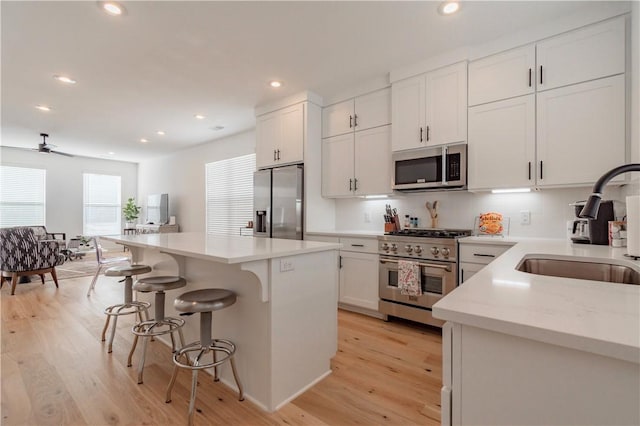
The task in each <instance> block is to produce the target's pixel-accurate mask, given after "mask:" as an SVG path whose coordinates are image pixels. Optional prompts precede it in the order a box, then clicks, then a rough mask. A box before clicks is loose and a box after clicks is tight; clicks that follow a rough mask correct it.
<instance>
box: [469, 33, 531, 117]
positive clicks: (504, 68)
mask: <svg viewBox="0 0 640 426" xmlns="http://www.w3.org/2000/svg"><path fill="white" fill-rule="evenodd" d="M535 66H536V49H535V46H534V45H528V46H524V47H519V48H517V49H511V50H507V51H506V52H502V53H498V54H497V55H491V56H487V57H486V58H482V59H479V60H477V61H473V62H471V63H469V106H472V105H479V104H484V103H487V102H493V101H499V100H501V99H507V98H514V97H516V96H522V95H527V94H529V93H533V91H534V88H535V80H536V76H535Z"/></svg>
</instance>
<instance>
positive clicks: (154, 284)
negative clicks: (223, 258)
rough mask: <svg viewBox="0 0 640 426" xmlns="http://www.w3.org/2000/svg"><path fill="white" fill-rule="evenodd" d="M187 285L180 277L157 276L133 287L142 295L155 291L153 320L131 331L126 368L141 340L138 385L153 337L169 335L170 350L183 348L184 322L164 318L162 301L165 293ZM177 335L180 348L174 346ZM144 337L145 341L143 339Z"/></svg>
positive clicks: (138, 282)
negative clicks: (133, 335) (131, 337)
mask: <svg viewBox="0 0 640 426" xmlns="http://www.w3.org/2000/svg"><path fill="white" fill-rule="evenodd" d="M186 285H187V281H186V280H185V279H184V278H181V277H172V276H158V277H143V278H141V279H139V280H138V281H136V283H135V284H134V285H133V289H134V290H135V291H139V292H142V293H149V292H152V291H155V292H156V294H155V301H154V303H153V306H154V316H153V319H151V320H147V321H141V322H139V323H138V324H136V325H134V326H133V328H132V329H131V331H132V332H133V334H135V338H134V341H133V345H132V346H131V352H130V353H129V362H128V364H127V367H131V357H132V356H133V352H134V350H135V349H136V343H137V342H138V337H142V338H143V342H142V357H141V358H140V364H139V366H138V384H141V383H142V371H143V370H144V362H145V357H146V354H147V342H148V341H149V339H152V338H153V337H155V336H161V335H163V334H169V335H170V336H171V349H172V350H173V352H175V351H177V350H178V349H179V348H180V347H183V346H184V336H183V335H182V326H184V320H183V319H180V318H172V317H167V316H165V313H164V301H165V291H166V290H174V289H176V288H181V287H184V286H186ZM176 332H177V333H178V337H179V338H180V346H179V347H178V346H177V345H176V339H175V336H174V333H176ZM145 337H146V339H145Z"/></svg>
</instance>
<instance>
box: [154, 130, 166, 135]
mask: <svg viewBox="0 0 640 426" xmlns="http://www.w3.org/2000/svg"><path fill="white" fill-rule="evenodd" d="M156 133H157V134H159V135H160V136H164V132H163V131H162V130H158V131H157V132H156Z"/></svg>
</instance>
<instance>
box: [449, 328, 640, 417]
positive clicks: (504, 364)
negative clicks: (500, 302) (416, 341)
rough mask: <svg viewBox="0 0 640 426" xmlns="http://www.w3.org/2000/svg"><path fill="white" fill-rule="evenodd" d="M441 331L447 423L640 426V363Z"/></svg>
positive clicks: (510, 337) (509, 338)
mask: <svg viewBox="0 0 640 426" xmlns="http://www.w3.org/2000/svg"><path fill="white" fill-rule="evenodd" d="M612 332H613V331H612ZM442 333H443V337H442V341H443V346H442V352H443V354H442V359H443V363H444V365H443V386H442V390H441V397H442V403H441V406H442V424H443V425H461V424H478V425H480V424H481V425H498V424H500V425H532V424H538V425H567V424H598V425H604V424H610V425H613V424H616V425H622V424H634V425H637V424H640V410H638V401H639V400H640V387H639V386H638V374H639V370H638V364H637V363H632V362H628V361H622V360H619V359H615V358H610V357H607V356H603V355H596V354H594V353H591V352H587V351H581V350H577V349H572V348H567V347H562V346H558V345H552V344H548V343H545V342H541V341H537V340H534V339H532V338H528V337H522V336H518V335H514V334H509V333H508V332H506V333H505V332H496V331H492V330H487V329H483V328H478V327H474V326H470V325H466V324H458V323H452V322H447V323H445V325H444V327H443V329H442Z"/></svg>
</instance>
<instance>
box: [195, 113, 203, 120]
mask: <svg viewBox="0 0 640 426" xmlns="http://www.w3.org/2000/svg"><path fill="white" fill-rule="evenodd" d="M194 117H195V118H197V119H198V120H204V119H205V116H204V115H202V114H196V115H194Z"/></svg>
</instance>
